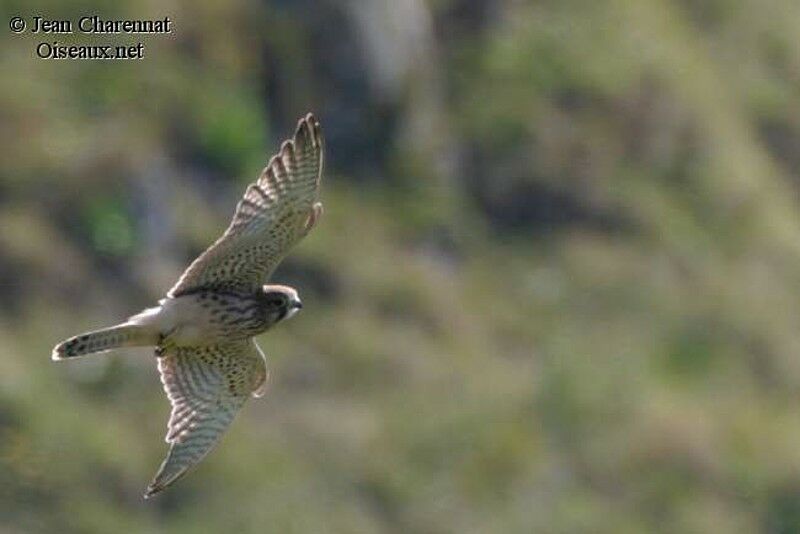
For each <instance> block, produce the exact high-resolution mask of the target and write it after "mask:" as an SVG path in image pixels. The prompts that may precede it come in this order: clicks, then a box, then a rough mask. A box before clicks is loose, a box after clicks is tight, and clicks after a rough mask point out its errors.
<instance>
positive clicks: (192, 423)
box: [52, 114, 323, 498]
mask: <svg viewBox="0 0 800 534" xmlns="http://www.w3.org/2000/svg"><path fill="white" fill-rule="evenodd" d="M322 158H323V141H322V133H321V131H320V126H319V122H318V121H317V119H316V118H315V117H314V116H313V115H312V114H308V115H307V116H306V117H304V118H302V119H300V121H299V122H298V124H297V130H296V131H295V134H294V137H293V138H292V139H290V140H287V141H285V142H284V143H283V144H282V145H281V148H280V151H279V152H278V153H277V154H276V155H275V156H273V157H272V159H270V161H269V164H268V165H267V166H266V168H265V169H264V171H263V172H262V173H261V176H259V178H258V180H256V181H255V183H252V184H250V185H249V186H248V187H247V190H246V191H245V194H244V198H242V200H241V201H239V204H238V205H237V206H236V211H235V213H234V215H233V220H232V221H231V224H230V226H228V229H227V230H226V231H225V233H224V234H222V237H220V238H219V239H217V241H216V242H215V243H214V244H213V245H211V246H210V247H209V248H208V249H207V250H206V251H205V252H203V253H202V254H201V255H200V256H199V257H198V258H197V259H195V260H194V262H192V264H191V265H190V266H189V268H188V269H186V271H185V272H184V273H183V274H182V275H181V277H180V279H179V280H178V282H177V283H176V284H175V286H174V287H173V288H172V289H170V290H169V292H168V293H167V296H166V297H165V298H163V299H161V300H160V301H159V303H158V306H156V307H155V308H149V309H146V310H144V311H143V312H141V313H139V314H137V315H134V316H133V317H131V318H129V319H128V320H127V321H125V322H124V323H121V324H119V325H116V326H112V327H110V328H105V329H103V330H97V331H94V332H88V333H86V334H82V335H79V336H75V337H72V338H70V339H68V340H66V341H64V342H62V343H60V344H59V345H57V346H56V347H55V348H54V349H53V354H52V358H53V360H56V361H58V360H64V359H69V358H74V357H76V356H83V355H86V354H91V353H95V352H105V351H107V350H110V349H115V348H117V347H133V346H147V345H155V347H156V349H155V355H156V357H157V360H158V370H159V372H160V373H161V382H162V383H163V384H164V391H166V393H167V396H168V397H169V401H170V403H171V404H172V413H171V415H170V418H169V423H168V425H167V435H166V441H167V443H169V445H170V448H169V453H168V454H167V457H166V459H165V460H164V462H163V463H162V464H161V468H160V469H159V471H158V473H157V474H156V476H155V478H154V479H153V481H152V482H151V483H150V486H149V487H148V488H147V491H146V492H145V494H144V497H145V498H148V497H150V496H151V495H154V494H156V493H158V492H160V491H162V490H163V489H164V488H166V487H167V486H169V485H170V484H172V483H173V482H175V481H176V480H177V479H178V478H180V477H181V476H182V475H183V474H185V473H186V472H187V470H188V469H189V468H191V467H192V466H194V465H195V464H197V463H198V462H200V460H202V459H203V457H205V455H206V454H208V452H209V451H210V450H211V449H212V448H213V447H214V445H215V444H216V443H217V441H218V440H219V438H220V437H221V436H222V434H223V433H224V432H225V430H226V429H227V428H228V426H229V425H230V424H231V422H232V421H233V418H234V417H235V416H236V414H237V412H238V411H239V410H240V409H241V407H242V406H243V405H244V403H245V401H246V400H247V399H248V398H249V397H250V396H253V397H260V396H261V395H262V394H263V393H264V390H265V386H266V382H267V376H268V373H267V368H266V360H265V357H264V353H262V352H261V349H260V348H259V347H258V345H257V344H256V342H255V339H253V336H256V335H258V334H260V333H262V332H264V331H266V330H268V329H269V328H271V327H272V326H274V325H275V324H276V323H278V322H280V321H282V320H283V319H288V318H290V317H291V316H293V315H294V314H295V313H297V311H298V310H300V308H302V303H301V302H300V298H299V297H298V295H297V291H295V290H294V289H292V288H291V287H287V286H281V285H262V284H264V283H265V282H266V280H267V279H268V278H269V276H270V275H271V274H272V272H273V271H274V270H275V268H276V267H277V265H278V263H279V262H280V261H281V259H283V257H284V256H285V255H286V253H287V252H288V251H289V249H291V248H292V246H294V245H295V244H296V243H297V242H298V241H300V239H302V238H303V237H304V236H305V235H306V234H308V232H309V231H310V230H311V228H313V227H314V225H315V224H316V223H317V221H318V220H319V218H320V215H321V214H322V204H321V203H320V202H319V183H320V179H321V178H322Z"/></svg>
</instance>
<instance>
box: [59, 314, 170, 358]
mask: <svg viewBox="0 0 800 534" xmlns="http://www.w3.org/2000/svg"><path fill="white" fill-rule="evenodd" d="M157 343H158V334H157V333H155V332H154V331H153V329H152V328H149V327H146V326H141V325H135V324H130V323H122V324H119V325H117V326H112V327H110V328H104V329H102V330H95V331H94V332H87V333H85V334H81V335H78V336H74V337H71V338H69V339H67V340H66V341H64V342H62V343H59V344H58V345H56V346H55V348H54V349H53V354H52V358H53V361H59V360H64V359H67V358H75V357H78V356H85V355H87V354H92V353H95V352H105V351H107V350H111V349H116V348H118V347H139V346H145V345H155V344H157Z"/></svg>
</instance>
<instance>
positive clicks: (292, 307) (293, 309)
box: [286, 299, 303, 319]
mask: <svg viewBox="0 0 800 534" xmlns="http://www.w3.org/2000/svg"><path fill="white" fill-rule="evenodd" d="M302 308H303V303H302V302H301V301H300V299H296V300H292V302H290V303H289V309H288V310H287V311H286V318H287V319H291V318H292V317H293V316H294V315H295V314H296V313H297V312H299V311H300V310H301V309H302Z"/></svg>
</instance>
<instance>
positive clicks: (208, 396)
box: [145, 339, 266, 498]
mask: <svg viewBox="0 0 800 534" xmlns="http://www.w3.org/2000/svg"><path fill="white" fill-rule="evenodd" d="M158 370H159V372H160V373H161V382H162V383H163V384H164V391H165V392H166V393H167V397H168V398H169V401H170V403H171V404H172V413H171V414H170V418H169V423H168V424H167V435H166V438H165V439H166V441H167V443H169V444H170V449H169V452H168V453H167V457H166V459H165V460H164V462H163V463H162V464H161V468H160V469H159V470H158V473H157V474H156V476H155V478H154V479H153V481H152V482H151V483H150V486H149V487H148V488H147V491H146V493H145V497H146V498H147V497H150V496H152V495H154V494H156V493H158V492H160V491H162V490H163V489H164V488H166V487H167V486H169V485H170V484H172V483H173V482H175V481H176V480H178V479H179V478H180V477H181V476H183V475H184V474H185V473H186V472H187V471H188V470H189V469H190V468H191V467H192V466H194V465H196V464H197V463H198V462H200V461H201V460H202V459H203V458H204V457H205V456H206V454H208V453H209V451H211V449H213V448H214V445H216V443H217V441H218V440H219V438H220V437H221V436H222V434H223V433H224V432H225V430H227V428H228V426H229V425H230V424H231V422H232V421H233V419H234V418H235V417H236V414H237V413H238V412H239V410H240V409H241V408H242V406H243V405H244V403H245V401H246V400H247V399H248V398H249V397H250V396H251V395H256V394H258V393H259V392H261V391H262V390H263V388H264V383H265V381H266V365H265V359H264V355H263V353H262V352H261V350H260V349H259V348H258V346H257V345H256V344H255V341H254V340H252V339H251V340H247V341H239V342H234V343H230V344H227V345H217V346H210V347H192V348H187V347H178V348H175V349H172V350H171V351H170V352H168V353H166V354H165V355H164V356H162V357H160V358H159V359H158Z"/></svg>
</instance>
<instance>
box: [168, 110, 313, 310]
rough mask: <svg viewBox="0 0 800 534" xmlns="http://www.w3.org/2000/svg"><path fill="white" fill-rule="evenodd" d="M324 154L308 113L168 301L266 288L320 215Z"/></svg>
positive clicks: (310, 115)
mask: <svg viewBox="0 0 800 534" xmlns="http://www.w3.org/2000/svg"><path fill="white" fill-rule="evenodd" d="M323 151H324V147H323V139H322V132H321V130H320V126H319V122H318V121H317V119H316V118H315V117H314V116H313V115H312V114H308V115H307V116H306V117H304V118H302V119H300V121H299V122H298V124H297V130H296V131H295V134H294V137H293V138H292V139H290V140H287V141H285V142H284V143H283V144H282V145H281V148H280V150H279V151H278V153H277V154H275V155H274V156H273V157H272V158H271V159H270V161H269V163H268V164H267V166H266V167H265V168H264V170H263V172H262V173H261V176H259V178H258V180H256V181H255V182H254V183H252V184H250V185H249V186H248V187H247V190H246V191H245V194H244V197H243V198H242V200H241V201H240V202H239V204H238V205H237V206H236V211H235V212H234V215H233V220H232V221H231V223H230V225H229V226H228V229H227V230H226V231H225V233H224V234H223V235H222V236H221V237H220V238H219V239H218V240H217V241H216V242H215V243H214V244H213V245H211V246H210V247H209V248H208V249H207V250H206V251H205V252H203V253H202V254H201V255H200V256H199V257H198V258H197V259H196V260H194V262H192V264H191V265H190V266H189V268H188V269H187V270H186V271H185V272H184V273H183V274H182V275H181V277H180V279H179V280H178V282H177V283H176V284H175V286H174V287H173V288H172V289H170V291H169V293H168V294H169V296H171V297H178V296H180V295H182V294H185V293H189V292H191V291H193V290H195V289H199V288H203V289H218V290H233V291H244V292H252V291H255V290H256V289H258V288H259V287H260V286H261V285H262V284H264V283H265V282H266V280H267V278H268V277H269V275H270V274H272V271H274V270H275V268H276V267H277V266H278V263H280V261H281V259H283V257H284V256H285V255H286V253H287V252H288V251H289V249H291V247H292V246H294V245H295V243H297V242H298V241H299V240H300V239H302V238H303V237H304V236H305V235H306V233H308V231H309V230H310V228H311V226H313V224H314V222H315V220H316V218H317V217H318V216H319V213H320V211H321V208H322V205H321V204H320V203H319V202H318V198H319V183H320V179H321V177H322V163H323V161H322V160H323Z"/></svg>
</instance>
